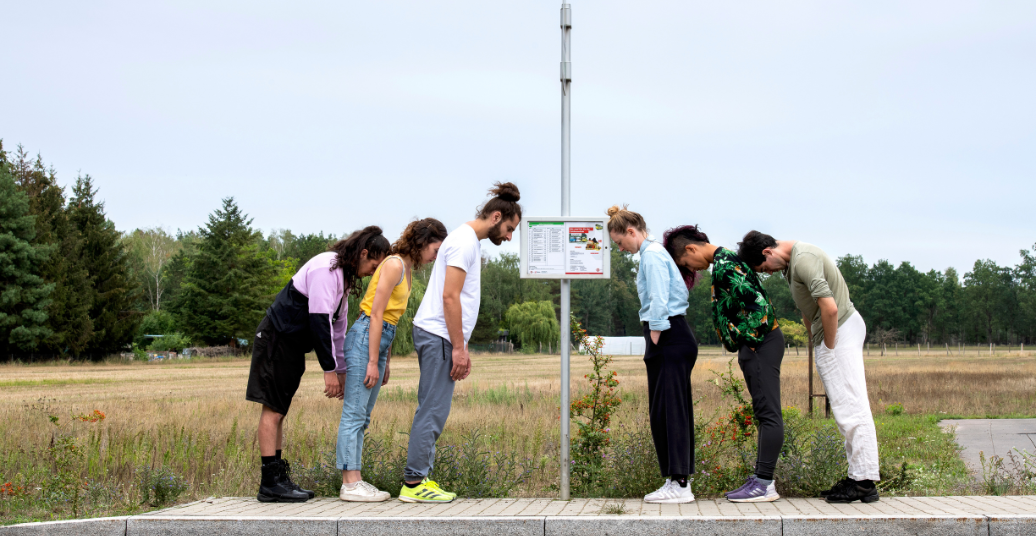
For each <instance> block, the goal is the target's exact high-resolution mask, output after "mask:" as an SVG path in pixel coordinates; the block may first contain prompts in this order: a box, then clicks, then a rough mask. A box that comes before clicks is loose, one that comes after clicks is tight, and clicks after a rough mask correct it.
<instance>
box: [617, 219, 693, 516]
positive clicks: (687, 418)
mask: <svg viewBox="0 0 1036 536" xmlns="http://www.w3.org/2000/svg"><path fill="white" fill-rule="evenodd" d="M608 216H609V220H608V235H609V236H610V237H611V239H612V242H614V243H615V244H616V245H617V246H618V247H619V249H620V250H622V251H626V252H629V253H640V268H639V269H638V270H637V294H639V296H640V320H641V322H643V323H644V339H645V345H646V347H647V350H646V352H645V354H644V365H645V366H646V367H647V380H648V417H649V420H650V422H651V438H652V439H653V440H654V443H655V453H656V454H658V465H659V468H660V469H661V472H662V476H663V477H665V479H666V481H665V484H663V485H662V487H661V488H659V489H658V490H657V491H654V492H652V493H649V494H647V495H646V496H645V497H644V501H645V502H649V503H689V502H692V501H694V493H692V492H691V485H690V482H689V480H688V478H689V477H690V475H691V474H693V473H694V408H693V405H692V400H691V370H692V369H693V368H694V363H695V361H697V359H698V343H697V342H696V341H695V340H694V334H693V333H691V328H690V326H688V325H687V320H686V319H685V318H684V314H686V312H687V287H686V286H685V285H684V282H683V278H682V277H681V276H680V270H679V269H678V268H677V266H676V263H674V262H673V259H672V257H670V256H669V253H666V250H665V248H664V247H662V244H659V243H658V242H657V241H655V239H654V237H652V236H650V235H648V229H647V224H646V223H645V222H644V218H643V217H641V215H640V214H637V213H636V212H632V211H630V210H626V208H625V207H623V208H619V207H618V206H613V207H612V208H610V209H608Z"/></svg>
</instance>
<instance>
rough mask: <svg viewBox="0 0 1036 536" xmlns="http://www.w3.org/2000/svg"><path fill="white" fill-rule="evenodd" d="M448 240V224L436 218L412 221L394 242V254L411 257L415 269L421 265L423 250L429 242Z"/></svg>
mask: <svg viewBox="0 0 1036 536" xmlns="http://www.w3.org/2000/svg"><path fill="white" fill-rule="evenodd" d="M443 240H446V226H445V225H443V224H442V222H441V221H439V220H437V219H435V218H425V219H423V220H417V221H412V222H410V224H409V225H407V226H406V229H403V234H401V235H399V238H398V239H396V243H395V244H392V254H393V255H399V256H401V257H406V258H408V259H410V262H412V263H413V265H414V269H417V268H420V267H421V250H423V249H424V248H425V246H427V245H428V244H431V243H434V242H442V241H443Z"/></svg>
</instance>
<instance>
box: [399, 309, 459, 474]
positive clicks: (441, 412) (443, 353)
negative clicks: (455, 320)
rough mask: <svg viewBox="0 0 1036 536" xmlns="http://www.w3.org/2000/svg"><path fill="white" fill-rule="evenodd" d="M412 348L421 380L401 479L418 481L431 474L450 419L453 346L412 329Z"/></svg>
mask: <svg viewBox="0 0 1036 536" xmlns="http://www.w3.org/2000/svg"><path fill="white" fill-rule="evenodd" d="M414 347H415V348H416V349H417V364H418V365H419V366H420V367H421V379H420V381H419V383H418V386H417V412H416V413H414V424H413V425H412V426H411V427H410V445H409V446H408V447H407V453H406V469H405V470H404V471H403V478H404V479H406V480H408V481H414V480H422V479H424V478H425V477H427V476H428V475H429V474H430V473H431V472H432V464H433V463H434V461H435V441H436V440H437V439H439V434H441V433H442V428H443V426H445V425H446V418H447V417H449V416H450V404H451V403H452V402H453V386H454V384H455V383H456V382H454V381H453V379H452V378H450V371H451V370H452V369H453V345H452V344H450V341H448V340H446V339H444V338H442V337H440V336H438V335H434V334H432V333H429V332H427V331H425V330H423V329H421V328H419V327H417V326H414Z"/></svg>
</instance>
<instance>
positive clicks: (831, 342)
mask: <svg viewBox="0 0 1036 536" xmlns="http://www.w3.org/2000/svg"><path fill="white" fill-rule="evenodd" d="M817 305H818V306H820V324H821V325H822V326H824V344H825V345H827V347H828V348H830V349H832V350H834V348H835V336H836V335H838V304H836V303H835V299H834V298H820V299H818V300H817ZM807 329H808V328H807Z"/></svg>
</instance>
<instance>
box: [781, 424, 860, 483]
mask: <svg viewBox="0 0 1036 536" xmlns="http://www.w3.org/2000/svg"><path fill="white" fill-rule="evenodd" d="M847 470H848V466H847V464H846V461H845V441H844V439H843V438H842V435H841V434H839V433H838V429H837V428H836V427H835V425H834V424H833V423H831V422H829V421H828V422H823V421H814V420H812V419H806V418H803V417H793V418H791V419H785V421H784V447H783V449H782V451H781V457H780V458H779V459H778V461H777V471H776V473H775V474H776V475H777V480H776V482H777V492H778V493H780V494H781V495H784V496H789V497H816V496H818V495H819V494H820V492H821V491H822V490H825V489H828V488H830V487H831V485H832V484H834V483H835V482H837V481H838V480H841V479H842V478H845V475H846V472H847Z"/></svg>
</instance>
